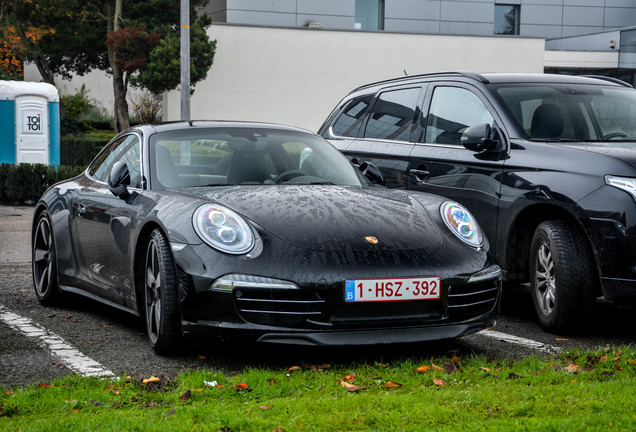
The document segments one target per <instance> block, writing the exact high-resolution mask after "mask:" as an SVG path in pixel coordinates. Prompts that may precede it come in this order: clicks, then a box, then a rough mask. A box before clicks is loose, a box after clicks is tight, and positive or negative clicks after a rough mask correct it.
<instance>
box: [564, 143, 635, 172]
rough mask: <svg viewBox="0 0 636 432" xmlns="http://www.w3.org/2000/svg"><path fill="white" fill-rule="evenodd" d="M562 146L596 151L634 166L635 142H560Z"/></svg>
mask: <svg viewBox="0 0 636 432" xmlns="http://www.w3.org/2000/svg"><path fill="white" fill-rule="evenodd" d="M559 145H560V146H562V147H569V148H572V149H576V150H584V151H587V152H592V153H597V154H601V155H605V156H610V157H614V158H616V159H620V160H622V161H624V162H626V163H628V164H630V165H631V166H633V167H635V168H636V142H633V141H632V142H627V141H625V142H613V141H608V142H604V143H561V144H559Z"/></svg>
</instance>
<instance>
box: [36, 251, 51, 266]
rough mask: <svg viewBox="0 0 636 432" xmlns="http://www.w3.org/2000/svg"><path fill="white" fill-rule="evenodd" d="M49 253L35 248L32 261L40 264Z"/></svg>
mask: <svg viewBox="0 0 636 432" xmlns="http://www.w3.org/2000/svg"><path fill="white" fill-rule="evenodd" d="M48 253H49V251H48V250H46V249H40V248H36V249H35V251H34V254H33V255H34V256H33V261H35V262H36V263H40V262H42V261H45V260H46V258H47V256H48Z"/></svg>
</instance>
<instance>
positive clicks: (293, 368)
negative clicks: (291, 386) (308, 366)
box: [287, 366, 300, 372]
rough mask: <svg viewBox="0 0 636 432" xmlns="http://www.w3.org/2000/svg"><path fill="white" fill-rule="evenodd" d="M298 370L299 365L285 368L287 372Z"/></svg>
mask: <svg viewBox="0 0 636 432" xmlns="http://www.w3.org/2000/svg"><path fill="white" fill-rule="evenodd" d="M299 370H300V366H292V367H290V368H289V369H287V372H294V371H299Z"/></svg>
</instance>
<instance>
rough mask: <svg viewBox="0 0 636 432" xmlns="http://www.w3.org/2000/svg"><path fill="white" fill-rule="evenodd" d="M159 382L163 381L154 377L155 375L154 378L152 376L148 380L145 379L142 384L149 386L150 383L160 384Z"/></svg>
mask: <svg viewBox="0 0 636 432" xmlns="http://www.w3.org/2000/svg"><path fill="white" fill-rule="evenodd" d="M159 381H161V380H160V379H159V378H157V377H156V376H154V375H153V376H151V377H150V378H146V379H144V380H143V381H142V382H143V383H144V384H148V383H154V382H159Z"/></svg>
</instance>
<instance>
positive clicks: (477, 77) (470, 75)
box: [352, 71, 490, 92]
mask: <svg viewBox="0 0 636 432" xmlns="http://www.w3.org/2000/svg"><path fill="white" fill-rule="evenodd" d="M444 75H454V76H462V77H464V78H470V79H474V80H475V81H479V82H482V83H484V84H488V83H489V82H490V81H488V78H486V77H485V76H483V75H480V74H478V73H476V72H468V71H448V72H428V73H423V74H418V75H406V76H403V77H397V78H390V79H387V80H382V81H376V82H373V83H369V84H365V85H362V86H360V87H358V88H356V89H354V90H352V92H353V91H357V90H360V89H363V88H366V87H373V86H375V85H378V84H385V83H390V82H395V81H404V80H409V79H417V78H428V77H435V76H444Z"/></svg>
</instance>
